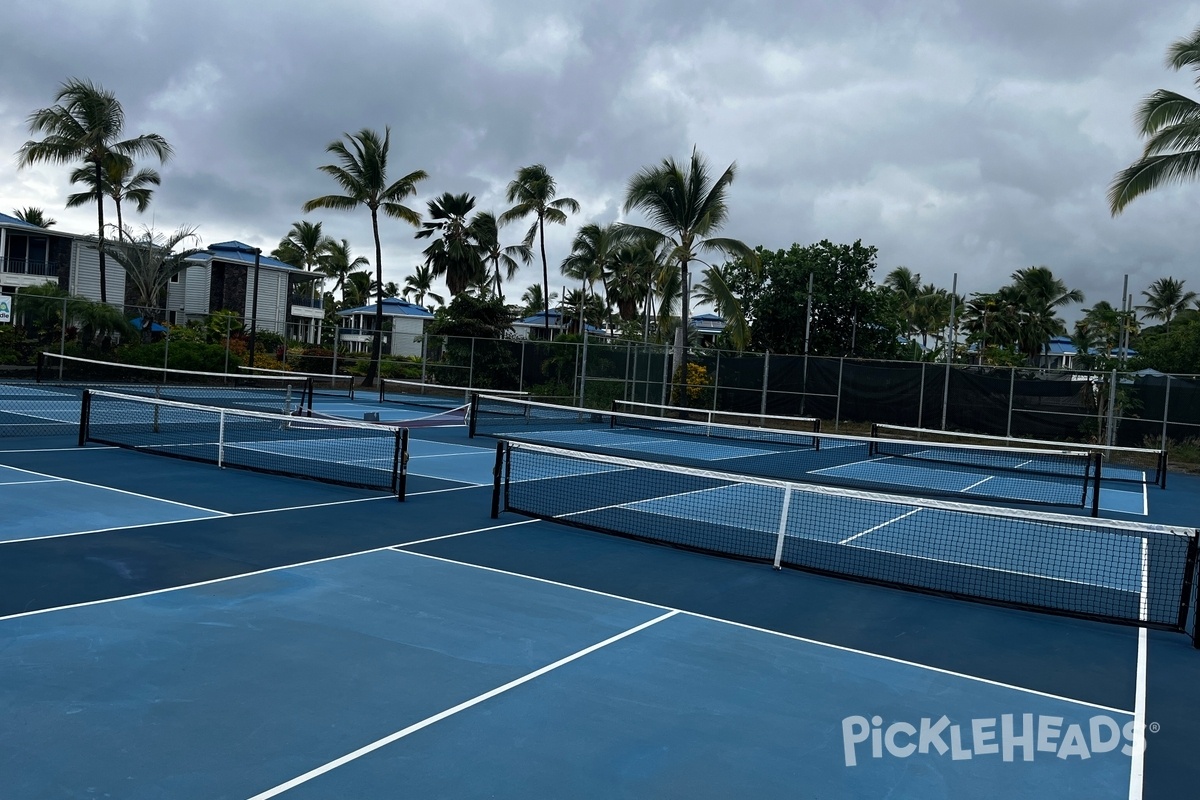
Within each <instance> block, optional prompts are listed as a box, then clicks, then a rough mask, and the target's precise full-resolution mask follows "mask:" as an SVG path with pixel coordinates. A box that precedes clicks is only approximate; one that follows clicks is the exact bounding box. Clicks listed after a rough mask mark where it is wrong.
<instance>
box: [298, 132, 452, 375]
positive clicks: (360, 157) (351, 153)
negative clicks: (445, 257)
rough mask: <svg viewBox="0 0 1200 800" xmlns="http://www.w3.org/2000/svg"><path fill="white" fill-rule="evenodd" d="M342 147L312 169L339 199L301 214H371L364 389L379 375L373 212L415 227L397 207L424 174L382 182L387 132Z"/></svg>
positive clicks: (379, 268)
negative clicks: (337, 190)
mask: <svg viewBox="0 0 1200 800" xmlns="http://www.w3.org/2000/svg"><path fill="white" fill-rule="evenodd" d="M343 137H344V139H345V141H342V140H340V139H339V140H338V141H335V142H330V143H329V145H328V146H327V147H326V148H325V152H327V153H333V154H334V155H335V156H336V157H337V161H338V163H336V164H326V165H324V166H322V167H318V168H317V169H319V170H320V171H321V172H324V173H325V174H326V175H329V176H330V177H332V178H333V179H334V180H335V181H337V184H338V185H339V186H341V187H342V191H343V192H345V194H327V195H324V196H322V197H315V198H313V199H312V200H309V201H308V202H307V203H305V204H304V212H305V213H308V212H310V211H315V210H316V209H318V208H332V209H338V210H341V211H351V210H353V209H355V208H357V207H358V206H360V205H362V206H366V207H367V209H368V210H369V211H370V212H371V233H372V234H373V235H374V237H375V283H376V286H377V287H378V296H377V297H376V301H377V302H376V305H375V330H374V335H373V336H372V340H371V363H370V364H369V365H368V367H367V374H366V377H364V378H363V385H364V386H374V385H375V376H376V375H378V374H379V359H380V357H381V355H382V352H381V351H382V348H383V248H382V245H381V244H380V242H379V211H380V209H382V210H383V213H384V214H386V215H387V216H389V217H392V218H394V219H399V220H403V221H405V222H407V223H409V224H410V225H412V226H414V227H416V226H418V225H420V224H421V215H420V214H418V213H417V212H415V211H413V210H412V209H411V208H409V207H408V206H406V205H404V204H403V203H402V202H401V201H402V200H404V199H405V198H406V197H411V196H413V195H414V194H416V192H417V189H416V185H417V182H418V181H423V180H425V178H427V177H428V176H427V175H426V174H425V171H424V170H420V169H418V170H413V171H412V172H410V173H408V174H407V175H405V176H404V177H402V178H400V179H399V180H396V181H392V182H390V183H389V182H388V174H387V167H388V163H387V162H388V151H389V149H390V148H391V141H392V130H391V128H384V130H383V136H382V137H381V136H380V135H379V134H378V133H377V132H375V131H373V130H371V129H369V128H363V129H362V130H360V131H359V132H358V133H355V134H349V133H346V134H343Z"/></svg>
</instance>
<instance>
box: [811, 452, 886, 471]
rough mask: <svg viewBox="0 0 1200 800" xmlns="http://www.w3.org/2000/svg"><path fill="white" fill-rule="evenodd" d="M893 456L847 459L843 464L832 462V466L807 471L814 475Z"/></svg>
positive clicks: (884, 459)
mask: <svg viewBox="0 0 1200 800" xmlns="http://www.w3.org/2000/svg"><path fill="white" fill-rule="evenodd" d="M892 458H893V456H880V457H879V458H860V459H859V460H858V461H847V462H846V463H845V464H834V465H833V466H832V467H821V468H820V469H810V470H808V471H809V472H811V473H813V474H814V475H815V474H816V473H818V472H828V471H829V470H833V469H845V468H846V467H857V466H858V465H859V464H871V463H873V462H875V461H889V460H891V459H892Z"/></svg>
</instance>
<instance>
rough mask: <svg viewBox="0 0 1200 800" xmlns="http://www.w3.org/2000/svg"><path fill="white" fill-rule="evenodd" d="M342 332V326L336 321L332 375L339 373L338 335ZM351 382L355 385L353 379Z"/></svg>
mask: <svg viewBox="0 0 1200 800" xmlns="http://www.w3.org/2000/svg"><path fill="white" fill-rule="evenodd" d="M341 332H342V326H341V325H338V324H336V323H335V324H334V326H333V366H332V368H331V371H330V373H329V374H330V375H337V357H338V337H339V336H340V335H341ZM350 384H351V385H352V386H353V384H354V380H353V379H351V380H350Z"/></svg>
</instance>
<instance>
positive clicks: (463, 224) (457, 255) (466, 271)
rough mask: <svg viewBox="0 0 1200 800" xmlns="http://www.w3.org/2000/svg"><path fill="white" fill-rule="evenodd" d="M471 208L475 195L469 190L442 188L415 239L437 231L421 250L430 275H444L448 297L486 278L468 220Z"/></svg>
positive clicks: (431, 202)
mask: <svg viewBox="0 0 1200 800" xmlns="http://www.w3.org/2000/svg"><path fill="white" fill-rule="evenodd" d="M474 208H475V198H474V197H473V196H471V195H470V194H467V193H466V192H463V193H462V194H451V193H450V192H444V193H443V194H442V196H441V197H435V198H434V199H432V200H430V201H429V222H425V223H422V225H421V230H419V231H417V238H418V239H428V238H431V237H433V235H434V234H437V238H436V239H434V240H433V241H432V242H430V243H429V246H428V247H426V248H425V249H424V250H423V251H422V252H423V253H424V255H425V265H426V266H428V267H430V268H431V269H432V270H433V276H434V277H435V278H441V277H443V276H445V279H446V288H448V289H449V290H450V296H451V297H454V296H456V295H459V294H461V293H462V292H464V291H466V289H467V287H468V286H471V285H473V284H476V283H479V282H480V281H482V280H486V271H485V269H484V266H483V258H482V257H481V256H480V253H479V248H478V246H476V243H475V240H474V238H473V237H472V235H471V225H470V222H469V221H468V217H470V215H471V211H472V210H473V209H474Z"/></svg>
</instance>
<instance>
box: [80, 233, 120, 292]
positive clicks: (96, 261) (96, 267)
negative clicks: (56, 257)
mask: <svg viewBox="0 0 1200 800" xmlns="http://www.w3.org/2000/svg"><path fill="white" fill-rule="evenodd" d="M104 269H105V272H106V273H107V277H108V302H110V303H122V302H123V301H124V299H125V269H124V268H123V267H122V266H121V265H120V264H118V263H117V262H116V260H115V259H113V258H106V259H104ZM70 290H71V293H72V294H77V295H82V296H83V297H86V298H88V299H89V300H99V299H100V251H99V250H97V249H96V248H95V246H94V245H93V244H92V243H91V242H86V241H81V240H78V239H77V240H76V241H75V242H74V244H73V245H72V247H71V283H70Z"/></svg>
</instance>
